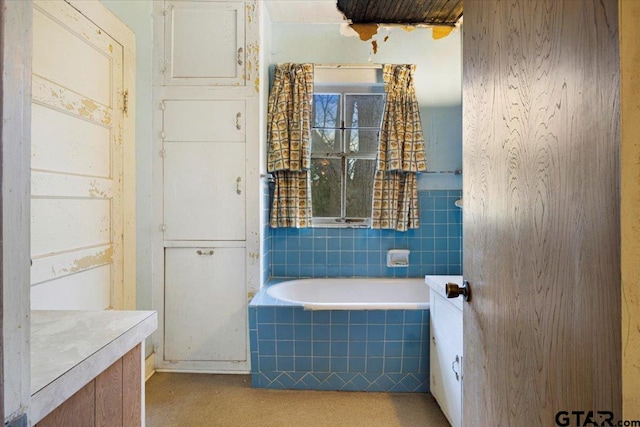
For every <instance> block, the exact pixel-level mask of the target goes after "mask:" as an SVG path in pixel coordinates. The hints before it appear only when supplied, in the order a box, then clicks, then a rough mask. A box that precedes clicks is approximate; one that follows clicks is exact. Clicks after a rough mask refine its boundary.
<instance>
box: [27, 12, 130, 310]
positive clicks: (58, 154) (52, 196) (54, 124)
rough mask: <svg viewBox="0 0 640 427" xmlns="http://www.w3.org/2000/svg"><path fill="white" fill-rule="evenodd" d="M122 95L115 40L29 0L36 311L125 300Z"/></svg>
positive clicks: (83, 20) (76, 16)
mask: <svg viewBox="0 0 640 427" xmlns="http://www.w3.org/2000/svg"><path fill="white" fill-rule="evenodd" d="M112 19H115V18H112ZM124 92H125V90H124V87H123V47H122V45H121V44H120V43H119V42H118V41H116V40H114V39H113V38H112V37H111V36H110V35H109V34H108V33H107V32H106V31H103V30H102V29H101V28H100V27H98V26H97V25H96V24H94V23H93V22H92V21H91V20H89V19H88V18H87V17H85V16H84V15H82V14H81V13H80V12H79V11H78V10H76V9H74V8H73V7H72V6H70V5H69V4H68V3H66V2H64V1H55V2H54V1H36V2H34V10H33V95H32V96H33V104H32V150H31V151H32V155H31V196H32V197H31V258H32V268H31V285H32V292H31V306H32V308H34V309H94V310H96V309H98V310H99V309H105V308H110V307H118V306H120V305H121V304H122V292H123V277H124V272H123V235H124V229H123V228H124V226H123V221H124V218H123V160H122V157H123V154H122V150H123V127H124V111H123V110H124V108H123V107H124Z"/></svg>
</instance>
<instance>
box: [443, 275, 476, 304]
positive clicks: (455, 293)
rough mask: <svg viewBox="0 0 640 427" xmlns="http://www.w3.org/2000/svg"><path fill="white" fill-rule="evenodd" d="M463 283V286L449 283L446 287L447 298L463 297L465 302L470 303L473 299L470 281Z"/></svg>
mask: <svg viewBox="0 0 640 427" xmlns="http://www.w3.org/2000/svg"><path fill="white" fill-rule="evenodd" d="M463 283H464V285H463V286H458V284H457V283H447V284H446V285H444V292H445V294H446V295H447V298H457V297H459V296H460V295H462V296H463V297H464V300H465V301H469V299H470V298H471V288H470V287H469V282H468V281H466V280H465V281H464V282H463Z"/></svg>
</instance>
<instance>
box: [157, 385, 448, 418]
mask: <svg viewBox="0 0 640 427" xmlns="http://www.w3.org/2000/svg"><path fill="white" fill-rule="evenodd" d="M146 423H147V427H164V426H180V427H217V426H220V427H270V426H274V427H275V426H277V427H289V426H292V427H293V426H303V427H316V426H317V427H324V426H327V427H329V426H331V427H340V426H348V427H359V426H363V427H364V426H368V427H377V426H379V427H396V426H398V427H449V423H448V422H447V420H446V418H445V417H444V415H443V414H442V412H441V411H440V408H439V407H438V404H437V403H436V401H435V400H434V398H433V396H431V394H428V393H370V392H341V391H311V390H271V389H254V388H251V377H250V376H249V375H217V374H216V375H210V374H178V373H156V374H154V375H153V376H152V377H151V378H150V379H149V380H148V381H147V383H146Z"/></svg>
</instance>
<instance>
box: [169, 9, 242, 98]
mask: <svg viewBox="0 0 640 427" xmlns="http://www.w3.org/2000/svg"><path fill="white" fill-rule="evenodd" d="M167 5H168V9H167V14H166V17H165V55H166V58H165V60H166V69H165V84H169V85H171V84H174V85H216V84H223V85H242V84H244V75H243V74H244V63H245V60H244V55H245V49H244V3H243V2H234V3H229V2H225V3H222V2H218V3H216V2H196V1H180V2H177V1H176V2H167Z"/></svg>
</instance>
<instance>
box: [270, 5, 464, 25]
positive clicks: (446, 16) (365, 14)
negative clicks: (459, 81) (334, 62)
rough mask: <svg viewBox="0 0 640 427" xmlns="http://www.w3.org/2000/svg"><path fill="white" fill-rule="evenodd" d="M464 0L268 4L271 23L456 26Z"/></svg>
mask: <svg viewBox="0 0 640 427" xmlns="http://www.w3.org/2000/svg"><path fill="white" fill-rule="evenodd" d="M462 1H463V0H265V3H266V5H267V9H268V11H269V17H270V18H271V22H283V23H345V22H351V23H375V24H431V25H454V24H456V23H457V22H458V20H459V19H460V17H461V16H462ZM342 11H344V13H343V12H342ZM345 15H346V18H345ZM347 18H348V20H347Z"/></svg>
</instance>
